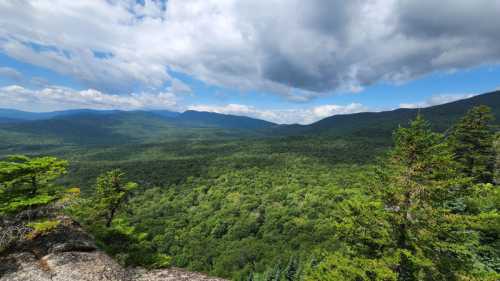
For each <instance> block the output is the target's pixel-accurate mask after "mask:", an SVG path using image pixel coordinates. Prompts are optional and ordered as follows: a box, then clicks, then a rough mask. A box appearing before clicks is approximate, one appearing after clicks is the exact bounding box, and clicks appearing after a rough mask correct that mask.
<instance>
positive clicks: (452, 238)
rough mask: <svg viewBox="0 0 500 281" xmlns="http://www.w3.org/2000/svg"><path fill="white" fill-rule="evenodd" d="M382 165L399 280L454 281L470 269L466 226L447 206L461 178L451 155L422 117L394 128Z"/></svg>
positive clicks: (439, 135)
mask: <svg viewBox="0 0 500 281" xmlns="http://www.w3.org/2000/svg"><path fill="white" fill-rule="evenodd" d="M394 142H395V145H394V148H393V150H392V152H391V153H390V157H389V162H388V165H387V167H386V169H387V170H388V178H387V182H386V187H385V190H384V195H383V197H384V201H385V204H386V209H387V210H388V211H389V212H390V213H391V221H392V223H393V232H394V241H395V247H396V252H397V253H399V254H398V255H399V257H398V258H397V259H398V265H397V274H398V280H405V281H409V280H422V279H430V280H456V279H457V278H458V277H457V276H459V275H460V274H461V272H463V271H464V270H467V266H469V265H470V260H469V257H470V255H469V254H470V253H469V252H467V247H466V245H468V243H469V242H470V241H467V239H473V238H474V235H470V237H469V236H464V235H463V233H464V232H465V228H466V225H465V224H464V223H463V221H461V220H460V219H459V215H454V214H452V213H451V212H450V210H449V209H447V207H446V204H444V202H447V201H448V200H451V199H452V197H453V196H454V195H455V192H454V190H455V189H459V188H458V187H460V186H462V185H463V184H464V183H465V180H464V179H463V178H461V177H459V176H457V174H458V173H457V172H456V169H457V168H456V164H455V162H454V159H453V153H452V151H451V149H450V147H449V146H448V144H447V143H446V142H445V140H444V137H443V136H442V135H441V134H438V133H434V132H432V130H431V129H430V125H429V123H428V122H427V121H425V120H424V119H423V118H422V116H421V115H418V116H417V117H416V119H415V120H413V121H412V122H411V123H410V125H409V127H407V128H402V127H400V128H398V129H397V130H396V132H395V134H394Z"/></svg>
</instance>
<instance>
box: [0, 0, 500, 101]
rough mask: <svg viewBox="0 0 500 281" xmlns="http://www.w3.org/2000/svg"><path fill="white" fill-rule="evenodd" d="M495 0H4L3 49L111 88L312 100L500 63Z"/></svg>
mask: <svg viewBox="0 0 500 281" xmlns="http://www.w3.org/2000/svg"><path fill="white" fill-rule="evenodd" d="M499 10H500V1H491V0H476V1H469V0H444V1H440V2H439V3H436V1H433V0H404V1H396V0H370V1H357V0H356V1H347V2H346V1H341V0H335V1H322V0H310V1H303V0H275V1H268V0H254V1H237V0H169V1H168V2H166V4H163V2H162V1H152V0H147V1H145V4H144V5H140V4H137V3H136V1H133V0H127V1H118V0H110V1H77V0H73V1H67V0H50V1H49V0H39V1H29V0H19V1H9V0H7V1H0V52H3V53H5V54H7V55H9V56H11V57H14V58H16V59H18V60H21V61H25V62H29V63H32V64H36V65H39V66H43V67H46V68H49V69H52V70H55V71H57V72H59V73H63V74H66V75H70V76H72V77H74V78H76V79H78V80H80V81H81V82H82V83H83V84H84V85H86V86H87V87H89V88H95V89H98V90H100V91H104V92H111V93H116V94H122V93H129V92H131V91H133V90H137V89H139V88H140V89H143V90H145V91H151V90H155V89H158V88H160V87H162V86H163V85H164V84H165V83H168V82H169V81H170V80H171V79H172V78H171V75H170V74H169V71H171V70H173V71H178V72H182V73H186V74H188V75H192V76H194V77H195V78H197V79H200V80H202V81H205V82H206V83H209V84H214V85H221V86H224V87H229V88H235V89H242V90H265V91H270V92H273V93H277V94H280V95H282V96H284V97H286V98H288V99H290V100H296V101H305V100H310V99H312V98H315V97H317V96H318V95H319V94H318V93H324V92H329V91H334V90H339V89H341V90H346V91H352V92H357V91H360V90H362V89H363V87H366V86H369V85H371V84H374V83H377V82H380V81H390V82H395V83H402V82H404V81H407V80H410V79H415V78H417V77H419V76H421V75H425V74H427V73H431V72H434V71H440V70H445V71H447V70H453V69H461V68H469V67H473V66H477V65H481V64H496V63H499V61H500V60H499V59H500V36H498V30H497V27H498V26H500V17H498V11H499Z"/></svg>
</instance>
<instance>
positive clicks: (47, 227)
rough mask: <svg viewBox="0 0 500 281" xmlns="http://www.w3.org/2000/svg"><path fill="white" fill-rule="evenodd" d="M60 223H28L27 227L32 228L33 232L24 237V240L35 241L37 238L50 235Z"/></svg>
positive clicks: (42, 221) (48, 221)
mask: <svg viewBox="0 0 500 281" xmlns="http://www.w3.org/2000/svg"><path fill="white" fill-rule="evenodd" d="M60 223H61V221H60V220H41V221H36V222H31V223H28V224H27V226H28V227H30V228H32V229H33V230H32V231H31V232H30V233H28V234H27V235H26V238H27V239H35V238H37V237H38V236H41V235H45V234H47V233H50V232H51V231H53V230H54V229H56V228H57V227H58V226H59V224H60Z"/></svg>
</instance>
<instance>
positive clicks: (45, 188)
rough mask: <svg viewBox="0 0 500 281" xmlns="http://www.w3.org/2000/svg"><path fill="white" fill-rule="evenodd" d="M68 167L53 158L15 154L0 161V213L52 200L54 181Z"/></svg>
mask: <svg viewBox="0 0 500 281" xmlns="http://www.w3.org/2000/svg"><path fill="white" fill-rule="evenodd" d="M67 166H68V163H67V162H66V161H65V160H60V159H57V158H55V157H36V158H30V157H28V156H24V155H14V156H9V157H7V158H6V159H4V160H3V161H0V214H2V213H15V212H19V211H21V210H23V209H25V208H28V207H32V206H39V205H44V204H47V203H49V202H51V201H52V200H53V199H55V198H56V193H57V191H58V189H57V186H55V185H54V184H53V181H54V180H55V179H57V178H58V177H60V176H62V175H64V174H65V173H66V168H67Z"/></svg>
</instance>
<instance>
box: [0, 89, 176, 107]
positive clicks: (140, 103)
mask: <svg viewBox="0 0 500 281" xmlns="http://www.w3.org/2000/svg"><path fill="white" fill-rule="evenodd" d="M176 106H177V97H176V95H175V94H173V93H170V92H163V93H158V94H151V93H132V94H129V95H110V94H105V93H103V92H100V91H98V90H94V89H88V90H81V91H76V90H73V89H69V88H65V87H58V86H52V87H47V88H43V89H40V90H33V89H28V88H25V87H22V86H18V85H11V86H6V87H1V88H0V107H5V108H16V109H20V110H28V111H32V110H34V109H36V110H37V111H52V110H66V109H79V108H89V109H124V110H132V109H175V108H176Z"/></svg>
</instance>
